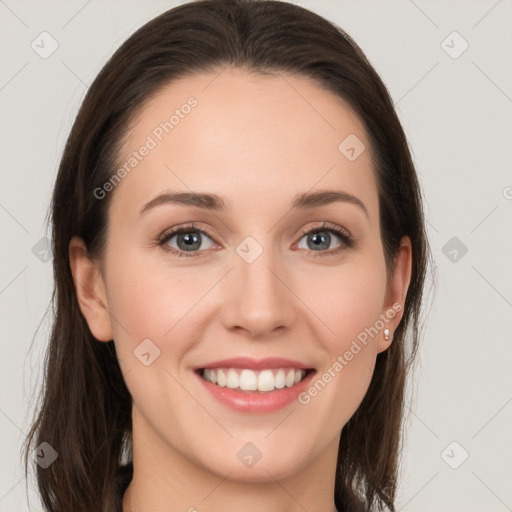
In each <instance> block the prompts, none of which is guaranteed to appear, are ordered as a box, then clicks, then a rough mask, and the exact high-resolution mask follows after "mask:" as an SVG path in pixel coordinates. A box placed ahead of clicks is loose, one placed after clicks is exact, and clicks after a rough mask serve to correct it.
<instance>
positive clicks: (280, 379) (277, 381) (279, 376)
mask: <svg viewBox="0 0 512 512" xmlns="http://www.w3.org/2000/svg"><path fill="white" fill-rule="evenodd" d="M274 386H275V387H276V388H277V389H281V388H284V370H279V371H278V372H277V373H276V376H275V377H274Z"/></svg>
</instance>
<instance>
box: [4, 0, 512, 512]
mask: <svg viewBox="0 0 512 512" xmlns="http://www.w3.org/2000/svg"><path fill="white" fill-rule="evenodd" d="M296 3H298V4H299V5H303V6H304V7H307V8H309V9H312V10H314V11H316V12H317V13H319V14H320V15H323V16H324V17H326V18H328V19H329V20H331V21H333V22H335V23H336V24H338V25H340V26H341V27H342V28H344V29H345V30H347V32H348V33H349V34H350V35H352V36H353V37H354V38H355V40H356V41H357V42H358V43H359V44H360V46H361V47H362V48H363V50H364V51H365V53H366V54H367V56H368V57H369V59H370V61H371V62H372V64H373V65H374V66H375V68H376V69H377V71H378V72H379V73H380V75H381V76H382V78H383V80H384V82H385V83H386V85H387V86H388V88H389V91H390V93H391V95H392V97H393V100H394V101H395V104H396V108H397V111H398V114H399V116H400V119H401V120H402V123H403V126H404V128H405V131H406V133H407V135H408V138H409V140H410V144H411V148H412V150H413V154H414V159H415V163H416V165H417V169H418V173H419V177H420V180H421V184H422V186H423V189H424V193H425V198H426V210H427V211H426V213H427V219H428V229H429V236H430V241H431V244H432V249H433V253H434V258H435V262H436V267H437V273H438V286H437V291H436V294H435V296H434V297H433V299H432V300H431V303H432V306H431V308H430V314H429V316H428V319H427V320H428V323H427V324H426V327H425V329H424V333H423V343H422V348H421V351H420V355H419V356H420V361H419V365H418V369H417V371H416V373H415V376H414V382H415V385H414V394H413V395H414V396H413V401H412V408H411V413H410V415H409V421H408V426H407V429H406V432H407V435H406V438H405V445H404V456H403V470H402V478H401V483H400V488H399V499H398V510H403V511H407V512H413V511H416V512H425V511H431V512H441V511H444V512H457V511H461V512H462V511H464V512H470V511H486V512H487V511H489V512H491V511H492V512H502V511H503V512H504V511H507V510H512V485H511V482H512V439H511V432H512V429H511V426H512V379H511V371H510V368H511V363H512V343H511V341H512V339H511V332H512V315H511V313H512V272H511V264H510V262H511V261H512V258H511V256H512V237H511V233H512V229H511V228H512V215H511V214H512V173H511V168H512V167H511V164H512V143H511V141H512V138H511V135H512V116H511V114H512V41H511V39H512V37H511V34H512V30H511V28H512V23H511V22H512V2H511V1H510V0H501V1H496V0H481V1H467V0H466V1H426V0H415V1H412V0H396V1H382V0H376V1H368V0H365V1H345V0H339V1H338V0H330V1H329V0H315V1H313V0H304V1H302V2H296ZM176 4H177V2H173V1H163V0H152V1H147V0H146V1H142V0H140V1H99V0H89V1H87V0H86V1H75V0H73V1H70V0H66V1H59V2H57V1H45V2H36V1H31V2H28V1H14V0H0V110H1V114H0V116H1V117H0V120H1V121H0V130H1V132H0V173H1V178H0V179H1V182H0V183H1V187H0V233H1V251H0V312H1V334H0V336H1V338H0V340H1V353H0V382H1V384H0V511H1V512H13V511H19V512H22V511H27V510H34V511H39V510H41V506H40V504H39V501H38V498H37V495H36V493H35V487H34V482H33V481H30V482H29V484H28V485H29V496H30V506H29V504H28V503H27V500H26V497H25V478H24V476H23V472H22V466H21V461H20V446H21V442H22V440H23V437H24V435H25V433H26V432H27V431H28V428H29V423H30V421H31V419H32V413H33V407H34V399H35V393H36V392H37V390H38V387H39V386H40V385H41V377H42V375H41V370H42V357H43V354H44V349H45V346H46V343H47V331H48V321H43V323H42V324H41V328H40V330H39V331H38V332H37V334H36V329H37V327H38V325H39V324H40V322H41V320H42V319H43V315H44V313H45V311H46V308H47V306H48V303H49V300H50V294H51V289H52V269H51V261H50V258H51V255H50V254H48V253H47V251H46V241H45V238H44V237H45V236H46V235H47V232H46V227H45V216H46V213H47V208H48V204H49V199H50V194H51V189H52V185H53V182H54V178H55V174H56V169H57V166H58V162H59V158H60V156H61V154H62V150H63V146H64V143H65V140H66V137H67V135H68V133H69V130H70V127H71V124H72V122H73V119H74V116H75V114H76V112H77V109H78V106H79V105H80V102H81V100H82V99H83V97H84V94H85V92H86V90H87V87H88V85H89V84H90V83H91V82H92V80H93V79H94V77H95V76H96V74H97V73H98V72H99V70H100V69H101V67H102V66H103V65H104V64H105V62H106V61H107V59H108V58H109V57H110V55H111V54H112V53H113V51H114V50H115V49H116V48H117V47H118V46H119V45H120V44H121V43H122V42H123V41H124V40H125V39H126V38H127V37H128V36H129V35H130V34H131V33H133V31H134V30H135V29H136V28H138V27H139V26H141V25H143V24H144V23H145V22H146V21H148V20H149V19H151V18H153V17H154V16H156V15H157V14H160V13H161V12H163V11H164V10H166V9H168V8H170V7H172V6H174V5H176ZM42 32H47V33H48V34H49V36H48V35H43V36H41V33H42ZM454 32H456V33H454ZM41 37H45V38H47V39H46V41H47V44H45V45H44V46H45V48H46V49H47V51H49V50H50V49H51V44H52V41H53V40H54V41H55V42H56V43H53V44H58V47H57V48H56V50H55V51H54V52H53V53H52V54H51V55H50V56H47V58H43V56H41V54H40V52H41V49H40V48H39V51H36V50H35V49H34V48H33V47H34V46H36V48H37V45H36V44H35V43H33V41H36V43H37V41H40V38H41ZM38 38H39V39H38ZM39 46H42V45H41V43H39ZM466 46H467V48H466ZM33 339H34V344H33V347H32V350H31V351H30V352H29V348H30V345H31V343H32V340H33ZM411 389H412V388H411Z"/></svg>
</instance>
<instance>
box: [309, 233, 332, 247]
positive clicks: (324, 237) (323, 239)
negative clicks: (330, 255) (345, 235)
mask: <svg viewBox="0 0 512 512" xmlns="http://www.w3.org/2000/svg"><path fill="white" fill-rule="evenodd" d="M321 233H323V234H321ZM330 238H331V237H330V235H329V233H327V232H325V231H320V232H318V233H313V234H312V235H310V237H309V240H310V241H312V242H313V245H314V246H315V247H316V248H319V247H320V248H322V249H328V248H329V242H330Z"/></svg>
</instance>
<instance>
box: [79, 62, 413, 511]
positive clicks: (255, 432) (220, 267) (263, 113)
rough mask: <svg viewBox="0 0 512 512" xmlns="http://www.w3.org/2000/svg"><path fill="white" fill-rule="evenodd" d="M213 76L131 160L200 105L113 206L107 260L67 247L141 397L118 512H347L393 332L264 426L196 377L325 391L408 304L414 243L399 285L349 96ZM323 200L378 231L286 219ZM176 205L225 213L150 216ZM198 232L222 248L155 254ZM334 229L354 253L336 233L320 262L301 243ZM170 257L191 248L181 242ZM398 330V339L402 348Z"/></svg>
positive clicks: (315, 212)
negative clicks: (344, 440)
mask: <svg viewBox="0 0 512 512" xmlns="http://www.w3.org/2000/svg"><path fill="white" fill-rule="evenodd" d="M217 75H218V74H211V75H210V74H208V75H207V74H201V75H194V76H191V77H187V78H182V79H181V80H179V81H177V82H175V83H173V84H172V85H169V86H167V87H165V88H164V89H163V90H161V91H160V92H158V94H157V95H155V96H154V97H153V98H152V99H151V101H150V102H149V103H148V104H147V105H145V107H144V109H143V110H142V111H141V113H140V115H139V116H138V118H137V119H136V121H135V122H134V123H133V127H132V129H131V132H130V137H129V139H127V141H126V145H125V151H124V154H123V155H121V158H120V162H124V161H125V157H127V156H129V154H130V153H131V152H132V151H134V150H135V149H137V148H139V147H140V146H141V145H142V144H143V143H144V141H145V140H146V137H147V136H148V134H151V133H152V131H153V130H154V128H155V126H157V125H158V124H159V123H160V122H162V121H164V120H166V119H167V118H168V117H169V115H170V113H172V111H173V110H174V109H175V108H179V107H180V106H181V105H183V104H184V103H185V102H186V101H187V99H188V98H189V97H190V96H194V97H195V98H196V99H197V101H198V105H197V107H195V108H194V109H192V111H191V112H190V113H189V114H188V115H187V116H185V117H184V119H181V120H180V123H179V125H177V126H176V127H175V129H174V130H173V131H172V132H170V133H169V134H167V135H166V136H165V137H164V138H163V140H162V141H161V142H160V143H159V144H158V146H157V147H156V148H155V149H153V150H152V151H151V152H150V154H149V155H148V156H147V157H145V158H144V159H143V160H142V161H141V162H140V163H139V164H138V166H137V167H136V168H135V169H134V170H133V171H132V172H130V173H129V174H128V175H127V176H126V177H125V178H124V179H123V180H122V182H121V183H120V184H118V185H117V186H116V187H115V190H113V191H112V192H110V193H111V194H113V196H112V198H111V199H112V202H111V204H110V210H109V219H108V223H109V224H108V236H107V244H106V248H105V252H104V253H103V254H102V257H101V258H100V259H98V260H94V259H90V258H89V257H88V255H87V252H86V251H85V249H84V245H83V242H82V241H81V240H80V239H78V238H76V237H75V238H73V240H72V241H71V243H70V251H69V252H70V261H71V269H72V273H73V278H74V280H75V284H76V289H77V295H78V299H79V302H80V307H81V309H82V312H83V314H84V316H85V317H86V319H87V322H88V325H89V327H90V329H91V332H92V333H93V335H94V336H95V337H96V338H97V340H99V341H100V342H101V341H104V342H106V341H109V340H112V339H113V340H114V342H115V347H116V351H117V354H118V357H119V361H120V365H121V368H122V370H123V373H124V377H125V381H126V385H127V386H128V389H129V391H130V393H131V395H132V397H133V413H132V417H133V449H134V478H133V480H132V483H131V484H130V486H129V487H128V490H127V492H126V493H125V495H124V499H123V511H124V512H131V511H133V512H143V511H146V510H151V511H153V512H160V511H162V512H163V511H166V512H168V511H178V510H179V511H186V510H194V509H196V510H198V511H211V512H216V511H220V510H222V511H223V512H230V511H239V510H254V511H256V510H258V511H259V510H265V511H267V512H268V511H270V512H272V511H274V512H278V511H279V512H283V511H286V512H295V511H299V510H301V511H303V510H304V509H305V510H308V511H311V512H313V511H328V510H331V511H335V510H336V508H335V506H334V498H333V496H334V477H335V469H336V457H337V451H338V444H339V439H340V432H341V430H342V428H343V426H344V424H345V423H346V422H347V421H348V420H349V418H350V417H351V416H352V415H353V413H354V412H355V410H356V409H357V407H358V406H359V404H360V403H361V401H362V399H363V397H364V395H365V393H366V391H367V389H368V386H369V383H370V380H371V376H372V372H373V369H374V365H375V360H376V356H377V354H378V353H379V352H382V351H383V350H386V349H387V348H388V347H389V345H390V343H392V340H389V341H386V340H385V339H384V335H383V333H382V330H380V331H379V333H378V335H377V336H374V337H373V338H369V342H368V344H367V345H366V346H365V347H363V348H362V350H361V351H360V352H359V353H358V354H357V355H355V356H354V358H353V359H352V360H351V361H350V362H348V364H347V365H346V366H345V367H344V368H343V370H342V371H341V372H339V373H337V374H336V377H335V378H333V379H332V380H331V382H330V383H329V384H328V385H327V386H325V388H324V389H323V390H322V391H321V392H320V393H318V395H317V396H316V397H314V398H312V399H311V401H310V402H309V403H308V404H307V405H301V404H300V403H298V402H297V401H294V402H292V404H291V405H289V406H287V407H285V408H284V409H282V410H279V411H276V412H272V413H267V414H243V413H240V412H235V411H233V410H231V409H229V408H228V407H226V406H225V405H222V404H220V403H218V402H217V401H216V400H214V399H213V398H212V397H211V395H210V394H209V393H208V392H207V390H206V389H204V388H203V386H202V385H201V383H200V382H198V381H197V377H196V376H195V375H194V374H193V372H192V368H193V367H195V366H197V365H200V364H206V363H208V362H211V361H215V360H218V359H223V358H228V357H236V356H251V357H254V358H258V359H259V358H262V357H271V356H276V357H286V358H291V359H295V360H298V361H301V362H304V363H307V364H308V365H309V366H311V367H314V368H316V369H317V375H321V374H322V373H323V372H325V371H326V370H327V368H329V367H332V365H333V363H334V362H335V361H336V359H337V357H338V356H339V355H343V354H344V353H345V352H346V351H347V350H348V349H349V348H350V346H351V343H352V341H353V340H354V339H356V337H357V335H358V334H359V333H360V332H361V331H364V329H365V328H369V327H370V326H373V325H374V324H375V322H376V320H378V318H379V315H380V314H381V313H385V312H386V311H388V310H390V308H392V305H393V304H396V303H398V304H400V305H402V306H403V304H404V299H405V295H406V291H407V287H408V286H409V281H410V272H411V246H410V241H409V239H408V238H407V237H404V239H403V240H402V243H401V248H400V250H399V251H398V253H397V256H396V258H395V265H394V268H393V273H392V276H391V279H389V280H387V276H386V267H385V260H384V254H383V249H382V243H381V238H380V229H379V211H378V194H377V185H376V181H375V177H374V172H373V167H372V160H371V156H370V151H369V147H370V144H369V141H368V137H367V135H366V133H365V130H364V128H363V126H362V124H361V123H360V121H359V120H358V118H357V117H356V116H355V115H354V114H353V112H352V111H351V110H350V109H349V108H348V107H347V105H345V104H344V103H343V102H342V101H341V100H340V99H339V98H337V97H336V96H334V95H333V94H332V93H330V92H328V91H325V90H324V89H321V88H319V87H318V86H317V85H316V84H314V83H313V82H312V81H310V80H308V79H306V78H304V77H299V76H292V75H283V76H277V75H276V76H270V77H269V76H260V75H254V74H248V73H247V72H245V71H242V70H236V69H231V68H230V69H227V70H224V71H223V72H222V73H220V75H218V76H217ZM349 134H356V135H357V137H358V138H359V139H360V140H361V141H363V143H364V144H365V146H366V148H367V149H366V151H364V152H363V153H362V154H361V155H360V156H359V157H358V158H357V159H356V160H355V161H353V162H351V161H349V160H348V159H347V158H346V157H345V156H344V155H343V154H342V153H341V152H340V151H339V150H338V145H339V144H340V142H341V141H342V140H343V139H345V137H347V136H348V135H349ZM320 189H322V190H343V191H345V192H348V193H350V194H353V195H354V196H356V197H357V198H359V199H360V200H361V201H362V202H363V203H364V205H365V207H366V209H367V212H368V215H366V214H365V212H364V211H363V209H362V208H360V207H359V206H357V205H355V204H352V203H348V202H336V203H332V204H329V205H324V206H320V207H317V208H314V209H302V210H296V211H295V210H293V211H292V210H291V209H290V204H291V200H292V198H293V197H294V196H295V195H296V194H298V193H302V192H308V191H312V190H313V191H317V190H320ZM168 190H173V191H190V190H193V191H196V192H209V193H215V194H217V195H219V196H221V197H222V198H223V199H224V200H225V201H226V202H227V203H228V204H229V207H228V208H227V209H226V211H224V212H214V211H212V210H208V209H201V208H198V207H195V206H184V205H177V204H165V205H160V206H157V207H155V208H153V209H151V210H149V211H147V212H146V213H145V214H143V215H141V216H139V212H140V210H141V209H142V208H143V206H144V205H145V204H146V203H147V202H148V201H150V200H151V199H153V198H154V197H155V196H157V195H158V194H160V193H161V192H163V191H168ZM192 221H194V222H196V223H197V225H198V228H200V229H201V228H204V229H205V230H208V233H209V234H208V235H202V234H199V235H198V236H200V237H201V239H202V240H203V243H202V245H201V248H200V250H199V251H197V250H196V254H198V255H197V256H195V257H178V256H177V255H174V254H170V253H169V252H166V251H165V250H164V249H163V247H162V246H159V245H158V244H157V242H155V240H157V239H158V237H159V235H160V234H162V233H163V232H164V231H166V230H169V228H171V227H174V226H178V225H182V224H185V223H188V222H192ZM323 221H328V222H330V223H332V224H334V225H336V226H340V227H342V228H344V229H345V230H347V231H348V232H349V233H350V234H351V235H352V236H353V238H354V239H355V240H356V242H355V245H354V246H353V247H352V248H348V247H346V246H344V244H343V242H342V241H341V240H340V239H338V238H337V236H336V234H334V233H332V234H331V242H330V245H329V246H328V248H327V249H320V250H318V249H317V250H316V251H315V246H314V244H312V243H311V242H310V243H309V244H308V237H307V235H301V229H308V230H312V229H313V228H317V232H318V231H320V232H322V231H323V229H324V228H322V227H321V226H320V223H321V222H323ZM196 233H197V232H196ZM210 234H211V236H210ZM247 236H252V237H253V238H254V239H255V240H256V241H257V242H258V243H259V245H260V246H261V247H262V249H263V252H262V254H261V255H260V256H259V257H258V258H257V259H256V260H255V261H254V262H252V263H247V262H246V261H245V260H243V259H242V258H241V257H240V256H239V254H238V253H237V252H236V248H237V246H238V245H239V244H240V243H241V242H242V241H243V240H244V239H245V238H246V237H247ZM168 244H170V245H172V247H173V248H174V249H175V250H178V248H181V249H182V250H183V247H184V244H183V243H182V244H181V245H178V237H177V236H175V237H174V238H173V239H171V240H169V241H168ZM339 247H341V250H340V251H339V252H337V253H335V254H330V255H326V253H328V252H332V251H334V250H335V249H337V248H339ZM320 253H322V254H323V255H322V254H320ZM315 254H317V255H318V256H317V257H313V256H314V255H315ZM400 319H401V313H398V314H397V315H396V316H395V317H394V318H393V319H392V320H390V321H389V322H387V323H386V325H385V326H386V327H387V328H389V329H390V331H391V332H393V331H394V330H395V329H396V327H397V325H398V323H399V321H400ZM147 338H149V339H151V340H152V342H153V343H154V344H155V345H157V346H158V348H159V349H160V356H159V357H158V358H157V359H155V360H154V362H153V363H152V364H151V365H150V366H145V365H143V364H142V363H141V362H140V361H139V359H137V358H136V357H134V354H133V351H134V350H135V349H136V348H137V346H138V345H139V344H140V343H141V341H142V340H144V339H147ZM248 442H251V443H253V444H254V445H255V446H256V447H257V448H258V449H259V451H260V452H261V453H262V457H261V459H260V460H259V461H258V462H257V463H256V464H255V465H254V466H253V467H251V468H248V467H246V466H244V464H242V463H241V462H240V460H239V459H238V458H237V456H236V454H237V452H238V450H239V449H240V448H241V447H242V446H243V445H245V444H246V443H248ZM192 507H194V508H192Z"/></svg>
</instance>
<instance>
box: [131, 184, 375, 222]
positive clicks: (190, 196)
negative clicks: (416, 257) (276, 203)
mask: <svg viewBox="0 0 512 512" xmlns="http://www.w3.org/2000/svg"><path fill="white" fill-rule="evenodd" d="M335 202H342V203H350V204H354V205H356V206H358V207H359V208H361V209H362V210H363V211H364V213H365V214H366V216H367V217H369V214H368V210H367V209H366V206H365V205H364V203H363V202H362V201H361V200H360V199H359V198H358V197H356V196H354V195H352V194H349V193H348V192H343V191H340V190H320V191H316V192H304V193H302V194H297V195H296V196H295V197H294V198H293V200H292V209H311V208H317V207H319V206H325V205H329V204H332V203H335ZM164 204H178V205H185V206H196V207H198V208H204V209H208V210H213V211H224V210H226V209H227V208H228V207H229V206H230V205H229V203H226V202H225V201H224V200H223V199H222V198H221V197H220V196H218V195H216V194H207V193H202V192H164V193H162V194H159V195H158V196H156V197H155V198H153V199H151V201H149V202H148V203H146V204H145V205H144V206H143V208H142V209H141V211H140V213H139V216H140V215H142V214H144V213H146V212H148V211H149V210H151V209H153V208H155V207H157V206H161V205H164Z"/></svg>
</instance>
